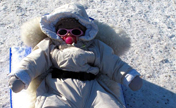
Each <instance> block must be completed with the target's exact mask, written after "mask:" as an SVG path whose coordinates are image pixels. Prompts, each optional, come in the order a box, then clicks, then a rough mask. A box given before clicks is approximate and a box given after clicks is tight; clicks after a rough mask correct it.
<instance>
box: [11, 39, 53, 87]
mask: <svg viewBox="0 0 176 108" xmlns="http://www.w3.org/2000/svg"><path fill="white" fill-rule="evenodd" d="M49 44H50V41H49V39H44V40H42V41H41V42H40V43H39V44H38V45H37V46H36V47H34V49H33V51H32V52H31V53H30V54H29V55H28V56H27V57H25V58H24V59H23V60H22V61H21V62H20V64H19V66H18V67H17V69H16V70H14V72H12V75H15V76H16V77H17V78H19V79H20V80H21V81H22V82H23V83H24V84H25V88H27V87H28V85H29V84H30V82H31V80H32V79H34V78H36V77H37V76H38V75H40V74H42V73H43V72H46V71H47V70H48V69H49V68H50V67H51V61H50V56H49V54H50V53H49Z"/></svg>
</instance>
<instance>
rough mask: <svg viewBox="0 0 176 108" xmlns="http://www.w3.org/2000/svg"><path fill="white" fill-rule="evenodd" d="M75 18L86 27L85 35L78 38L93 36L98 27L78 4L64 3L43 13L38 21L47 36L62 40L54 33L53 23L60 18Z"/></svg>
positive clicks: (82, 39) (86, 39)
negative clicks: (45, 13) (47, 12)
mask: <svg viewBox="0 0 176 108" xmlns="http://www.w3.org/2000/svg"><path fill="white" fill-rule="evenodd" d="M69 17H72V18H75V19H77V20H78V21H79V23H81V24H82V25H83V26H85V27H86V28H87V30H86V32H85V35H84V36H81V37H80V38H79V40H81V41H90V40H92V39H94V38H95V36H96V34H97V32H98V27H97V25H96V24H95V23H94V21H93V20H92V19H89V17H88V15H87V13H86V11H85V9H84V7H83V6H82V5H80V4H73V3H71V4H66V5H63V6H61V7H59V8H57V9H55V10H54V11H53V12H51V13H50V14H48V15H44V16H42V18H41V21H40V27H41V30H42V32H43V33H44V34H46V35H47V36H48V37H50V38H52V39H55V40H59V41H62V39H61V38H60V37H59V36H58V35H57V34H56V31H55V25H56V23H57V22H58V21H59V20H60V19H62V18H69Z"/></svg>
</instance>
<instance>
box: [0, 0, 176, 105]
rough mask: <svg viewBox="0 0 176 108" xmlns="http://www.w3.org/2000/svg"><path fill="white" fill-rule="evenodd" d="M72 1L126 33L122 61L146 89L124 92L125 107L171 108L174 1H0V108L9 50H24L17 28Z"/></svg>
mask: <svg viewBox="0 0 176 108" xmlns="http://www.w3.org/2000/svg"><path fill="white" fill-rule="evenodd" d="M71 1H80V3H83V4H85V5H86V8H87V12H88V14H89V16H90V17H93V18H94V19H97V20H99V21H103V22H106V23H108V24H113V25H114V26H118V27H120V28H122V29H124V30H125V31H126V32H127V33H128V34H129V35H130V37H131V42H132V46H131V49H130V50H129V51H128V52H127V53H126V54H125V55H123V56H122V57H121V58H122V59H123V60H124V61H126V62H127V63H129V64H130V65H131V66H133V67H134V68H136V69H137V70H138V71H139V72H140V73H141V75H142V78H143V79H144V85H143V87H142V89H141V90H139V91H137V92H133V91H131V90H129V89H128V88H125V87H124V88H123V89H124V95H125V100H126V103H127V108H141V107H142V108H175V106H176V81H175V80H176V0H0V68H1V69H0V108H1V106H2V108H10V101H9V100H10V96H9V88H8V85H7V82H8V81H7V74H8V72H9V48H10V47H12V46H23V43H22V41H21V40H20V26H21V24H22V23H23V22H25V21H27V20H28V19H31V18H35V17H37V16H41V15H43V14H45V13H48V12H51V11H52V10H53V9H55V8H57V7H58V6H60V5H62V4H66V3H69V2H71ZM132 1H133V2H132Z"/></svg>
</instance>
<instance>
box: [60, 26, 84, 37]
mask: <svg viewBox="0 0 176 108" xmlns="http://www.w3.org/2000/svg"><path fill="white" fill-rule="evenodd" d="M68 33H70V34H71V35H73V36H81V35H83V34H84V33H83V31H82V30H81V29H79V28H74V29H65V28H60V29H59V30H58V31H57V35H59V36H62V37H63V36H65V35H67V34H68Z"/></svg>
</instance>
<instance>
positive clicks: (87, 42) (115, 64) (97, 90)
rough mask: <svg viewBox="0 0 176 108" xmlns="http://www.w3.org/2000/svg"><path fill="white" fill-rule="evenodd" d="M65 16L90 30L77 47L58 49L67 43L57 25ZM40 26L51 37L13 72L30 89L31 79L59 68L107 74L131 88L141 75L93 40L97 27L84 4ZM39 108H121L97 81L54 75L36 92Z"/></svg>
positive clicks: (70, 6) (63, 9)
mask: <svg viewBox="0 0 176 108" xmlns="http://www.w3.org/2000/svg"><path fill="white" fill-rule="evenodd" d="M64 17H74V18H76V19H78V20H79V22H80V23H81V24H82V25H84V26H85V27H86V28H87V30H86V33H85V36H81V37H80V39H79V41H78V43H77V44H75V45H74V46H71V47H68V48H64V49H59V46H64V42H63V41H62V39H60V37H59V36H57V34H56V31H55V27H54V25H55V24H56V23H57V22H58V21H59V20H60V19H61V18H64ZM40 24H41V25H40V26H41V29H42V31H43V32H44V33H45V34H46V35H47V36H48V38H45V39H43V40H42V41H41V42H40V43H38V44H37V45H36V46H35V47H34V49H33V51H32V53H31V54H29V55H28V56H27V57H26V58H24V59H23V60H22V62H21V64H20V66H19V67H18V69H17V70H16V71H15V72H13V74H14V75H16V76H17V77H18V78H19V79H20V80H21V81H23V82H24V84H25V87H26V88H27V87H28V85H29V84H30V82H31V80H33V79H34V78H36V77H37V76H39V75H41V74H43V73H44V72H47V71H48V70H49V68H51V67H56V68H59V69H62V70H67V71H72V72H80V71H81V72H87V73H92V74H94V75H98V74H105V75H107V76H108V77H109V78H111V79H112V80H114V81H116V82H118V83H121V84H124V85H126V86H128V85H129V83H130V82H131V80H132V79H133V78H134V77H135V76H137V75H139V73H138V72H136V70H134V69H132V68H131V67H130V66H129V65H128V64H126V63H125V62H123V61H122V60H121V59H120V58H119V57H118V56H117V55H115V54H114V53H113V50H112V48H110V47H109V46H107V45H106V44H104V43H103V42H101V41H99V40H96V39H94V38H95V36H96V34H97V32H98V28H97V26H96V25H95V24H94V22H93V21H92V20H90V19H89V18H88V16H87V14H86V12H85V10H84V8H83V7H82V6H81V5H78V4H68V5H65V6H63V7H60V8H58V9H56V10H55V11H54V12H52V13H51V14H49V15H44V16H43V17H42V19H41V22H40ZM35 107H36V108H62V107H63V108H92V107H93V108H118V107H122V106H121V104H120V103H119V101H118V99H117V98H116V97H115V96H114V95H113V93H112V92H111V91H110V90H109V89H108V88H107V87H106V85H104V84H103V83H102V82H101V81H97V79H94V80H91V81H81V80H78V79H71V78H60V79H59V78H52V77H51V73H48V75H47V77H46V78H45V79H44V80H43V81H42V83H41V84H40V86H39V87H38V89H37V102H36V105H35Z"/></svg>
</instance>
